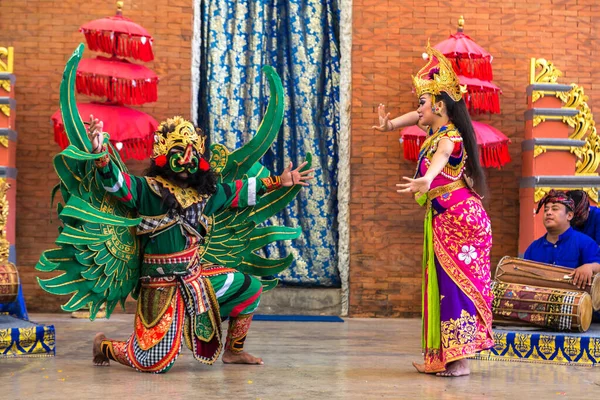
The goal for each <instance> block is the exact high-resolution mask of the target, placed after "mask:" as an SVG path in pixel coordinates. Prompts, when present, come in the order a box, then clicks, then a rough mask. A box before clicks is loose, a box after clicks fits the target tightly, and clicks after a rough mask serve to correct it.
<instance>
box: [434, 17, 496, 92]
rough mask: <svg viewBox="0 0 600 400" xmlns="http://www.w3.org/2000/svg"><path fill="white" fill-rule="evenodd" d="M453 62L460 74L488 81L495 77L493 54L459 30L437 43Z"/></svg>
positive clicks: (436, 46) (437, 46)
mask: <svg viewBox="0 0 600 400" xmlns="http://www.w3.org/2000/svg"><path fill="white" fill-rule="evenodd" d="M435 48H436V49H438V50H439V51H440V52H441V53H442V54H443V55H445V56H446V57H447V58H448V59H449V60H450V61H451V62H452V66H453V67H454V70H455V71H456V73H457V74H459V75H464V76H466V77H469V78H478V79H483V80H486V81H491V80H492V79H493V73H492V56H491V54H490V53H488V52H487V51H485V50H484V49H483V47H481V46H479V45H478V44H477V43H475V42H474V41H473V40H472V39H471V38H470V37H469V36H467V35H465V34H464V33H463V32H462V28H461V27H460V26H459V31H458V32H456V33H455V34H454V35H450V37H449V38H448V39H446V40H444V41H443V42H440V43H438V44H436V45H435Z"/></svg>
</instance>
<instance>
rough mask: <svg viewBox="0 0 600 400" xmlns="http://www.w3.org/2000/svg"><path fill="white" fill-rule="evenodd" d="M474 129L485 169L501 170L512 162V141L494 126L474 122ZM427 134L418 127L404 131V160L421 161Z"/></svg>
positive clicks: (480, 158) (411, 127)
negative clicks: (510, 145) (422, 148)
mask: <svg viewBox="0 0 600 400" xmlns="http://www.w3.org/2000/svg"><path fill="white" fill-rule="evenodd" d="M473 128H474V129H475V135H476V136H477V144H478V145H479V160H480V162H481V165H482V166H483V167H485V168H490V167H494V168H500V167H502V166H504V165H505V164H507V163H508V162H510V154H509V153H508V144H509V143H510V139H509V138H507V137H506V136H505V135H504V134H503V133H502V132H500V131H499V130H498V129H496V128H494V127H493V126H489V125H487V124H484V123H482V122H477V121H473ZM425 137H426V134H425V132H423V131H422V130H421V128H419V127H418V126H410V127H408V128H405V129H403V130H402V141H403V147H404V158H405V159H407V160H410V161H417V160H418V159H419V150H420V148H421V145H422V144H423V142H424V141H425Z"/></svg>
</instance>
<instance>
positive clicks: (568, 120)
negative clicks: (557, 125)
mask: <svg viewBox="0 0 600 400" xmlns="http://www.w3.org/2000/svg"><path fill="white" fill-rule="evenodd" d="M578 116H579V115H572V116H570V117H563V116H562V115H536V116H535V117H533V120H532V122H533V126H534V127H536V126H538V125H539V124H541V123H542V122H546V121H559V122H564V123H565V124H567V125H569V126H570V127H572V128H574V127H575V126H576V125H577V118H578ZM570 138H571V139H575V138H574V137H573V136H571V137H570Z"/></svg>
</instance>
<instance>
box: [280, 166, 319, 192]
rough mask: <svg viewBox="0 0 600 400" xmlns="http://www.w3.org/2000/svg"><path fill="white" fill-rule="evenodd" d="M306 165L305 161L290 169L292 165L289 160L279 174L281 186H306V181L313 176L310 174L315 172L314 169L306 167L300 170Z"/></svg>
mask: <svg viewBox="0 0 600 400" xmlns="http://www.w3.org/2000/svg"><path fill="white" fill-rule="evenodd" d="M305 165H306V161H304V162H303V163H302V164H300V165H299V166H298V168H296V169H294V170H293V169H292V168H293V165H292V162H291V161H290V165H289V166H288V167H287V168H286V169H284V170H283V173H282V174H281V186H285V187H290V186H294V185H301V186H308V183H307V182H306V181H310V180H311V179H313V178H314V176H312V175H311V174H312V173H313V172H315V170H314V169H312V168H311V169H307V170H306V171H300V170H301V169H302V168H304V166H305Z"/></svg>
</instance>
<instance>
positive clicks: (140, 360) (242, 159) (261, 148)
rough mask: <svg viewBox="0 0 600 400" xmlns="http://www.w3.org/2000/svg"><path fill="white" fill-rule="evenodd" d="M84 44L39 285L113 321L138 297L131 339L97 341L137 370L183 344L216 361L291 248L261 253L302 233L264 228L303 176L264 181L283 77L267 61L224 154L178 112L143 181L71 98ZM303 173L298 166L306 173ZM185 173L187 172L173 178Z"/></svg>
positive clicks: (104, 353) (69, 77)
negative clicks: (249, 108)
mask: <svg viewBox="0 0 600 400" xmlns="http://www.w3.org/2000/svg"><path fill="white" fill-rule="evenodd" d="M82 51H83V45H80V47H79V48H78V49H77V50H76V51H75V53H74V54H73V56H72V57H71V59H70V60H69V62H68V63H67V66H66V68H65V74H64V77H63V82H62V84H61V111H62V115H63V119H64V124H65V130H66V133H67V135H68V137H69V141H70V145H69V146H68V147H67V148H66V149H65V150H64V151H62V152H61V153H59V154H58V155H57V156H56V157H55V158H54V166H55V169H56V171H57V173H58V175H59V178H60V183H59V185H58V186H57V188H56V189H55V192H56V191H58V190H60V192H61V194H62V198H63V200H64V202H65V204H64V205H62V204H59V206H58V213H59V218H60V219H61V221H62V223H63V227H62V228H60V235H59V237H58V239H57V240H56V244H57V245H58V246H59V247H58V248H55V249H50V250H47V251H45V252H44V253H43V254H42V256H41V258H40V261H39V263H38V264H37V266H36V268H37V269H38V270H40V271H55V270H61V271H63V273H62V274H61V275H58V276H56V277H54V278H51V279H47V280H40V281H39V283H40V285H41V287H42V288H43V289H45V290H46V291H48V292H50V293H53V294H59V295H65V294H72V296H71V298H70V300H69V301H68V302H67V303H66V304H65V305H64V306H63V307H62V308H63V309H64V310H65V311H68V312H72V311H76V310H78V309H80V308H82V307H84V306H88V307H89V308H90V316H91V319H93V318H94V317H95V315H96V313H97V312H98V310H99V308H100V307H101V306H103V305H106V315H107V318H108V317H109V316H110V314H111V313H112V311H113V310H114V308H115V306H116V305H117V304H118V303H121V304H123V305H124V302H125V299H126V298H127V296H128V295H129V294H130V293H131V295H132V296H133V297H134V298H136V299H137V311H136V314H135V321H134V332H133V334H132V335H131V337H130V338H129V339H128V340H127V341H124V342H122V341H115V340H108V339H106V340H102V341H101V342H99V343H98V345H99V348H100V349H99V351H100V352H101V355H99V357H100V358H103V359H105V360H108V359H110V360H114V361H117V362H119V363H121V364H124V365H127V366H131V367H133V368H135V369H137V370H139V371H144V372H154V373H159V372H166V371H168V370H169V369H170V368H171V366H172V365H173V363H174V361H175V359H176V358H177V356H178V354H179V352H180V350H181V345H182V342H185V344H186V346H187V347H188V348H189V349H190V350H191V351H192V352H193V355H194V357H195V358H196V359H197V360H198V361H200V362H203V363H206V364H212V363H213V362H214V361H215V360H216V359H217V357H218V356H219V354H220V352H221V350H222V347H223V346H222V342H223V339H222V337H221V329H220V324H221V320H222V319H225V318H229V329H228V334H227V338H226V339H225V348H226V351H230V352H231V353H233V354H236V353H240V352H242V350H243V346H244V340H245V338H246V335H247V332H248V329H249V327H250V323H251V320H252V313H253V312H254V310H255V309H256V307H257V306H258V304H259V301H260V296H261V293H262V291H263V290H268V289H271V288H273V287H275V285H276V284H277V280H262V279H259V278H256V277H255V276H258V277H265V276H271V275H274V274H277V273H279V272H280V271H282V270H283V269H285V268H287V267H288V266H289V265H290V264H291V262H292V258H291V255H290V256H288V257H286V258H283V259H267V258H263V257H261V256H260V255H258V254H256V250H259V249H261V248H262V247H264V246H265V245H266V244H268V243H271V242H274V241H276V240H289V239H294V238H297V237H298V236H299V235H300V230H299V228H290V227H281V226H268V227H267V226H262V227H259V226H258V225H259V224H260V223H262V222H264V221H265V220H266V219H268V218H269V217H271V216H272V215H274V214H275V213H276V212H278V211H279V210H281V209H282V208H284V207H285V206H286V205H287V204H288V203H289V202H290V201H291V200H292V199H293V198H294V197H295V195H296V194H297V193H298V191H299V190H300V189H301V187H302V186H300V185H298V183H300V182H298V181H296V182H294V183H295V184H294V185H292V186H290V187H283V186H282V182H281V179H280V177H272V176H269V173H268V171H267V170H266V169H265V168H264V167H262V166H261V165H260V164H259V163H258V160H259V159H260V158H261V157H262V156H263V154H264V153H265V152H266V151H267V150H268V148H269V147H270V145H271V144H272V142H273V141H274V139H275V137H276V136H277V133H278V131H279V127H280V126H281V123H282V119H283V88H282V86H281V82H280V80H279V77H278V76H277V74H276V72H275V71H274V70H273V69H272V68H270V67H265V69H264V70H265V72H266V74H267V78H268V79H269V83H270V90H271V99H270V101H269V105H268V108H267V112H266V114H265V117H264V120H263V123H262V124H261V126H260V128H259V130H258V132H257V134H256V136H255V137H254V138H253V139H252V140H251V141H250V142H249V143H248V144H246V145H245V146H244V147H242V148H240V149H238V150H237V151H235V152H233V153H229V151H228V150H227V149H225V147H223V146H221V145H218V144H215V145H212V146H211V158H210V161H206V160H205V159H204V158H202V155H203V153H204V150H205V149H204V143H205V137H204V136H203V135H202V133H201V132H200V131H199V130H198V129H196V128H195V127H194V126H193V125H192V123H190V122H188V121H186V120H184V119H183V118H180V117H175V118H173V119H168V120H167V121H165V122H163V123H162V124H161V125H160V126H159V128H158V131H157V132H156V134H155V144H154V149H153V156H152V162H151V168H150V173H149V174H148V176H145V177H136V176H133V175H130V174H128V173H127V170H126V168H125V166H124V165H123V163H122V162H121V160H120V158H119V156H118V153H117V152H116V151H114V149H112V148H111V145H110V142H109V141H108V140H104V145H103V147H102V149H93V148H92V147H93V144H92V141H90V138H88V134H87V132H86V129H85V126H84V124H83V122H82V120H81V118H80V116H79V114H78V111H77V109H76V107H75V102H74V89H73V87H74V79H75V71H76V70H77V64H78V63H79V60H80V59H81V55H82ZM107 147H109V148H107ZM307 161H308V163H309V164H310V155H308V157H307ZM308 168H309V166H308V165H307V166H306V167H304V169H303V171H302V172H300V173H301V174H303V176H304V177H305V176H306V173H307V172H308ZM182 173H183V175H184V176H185V177H186V179H185V181H182V180H179V181H178V179H177V177H178V176H181V174H182ZM303 179H305V178H303ZM188 183H189V185H188ZM198 188H204V189H205V190H198ZM251 275H255V276H251ZM95 350H96V349H95Z"/></svg>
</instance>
